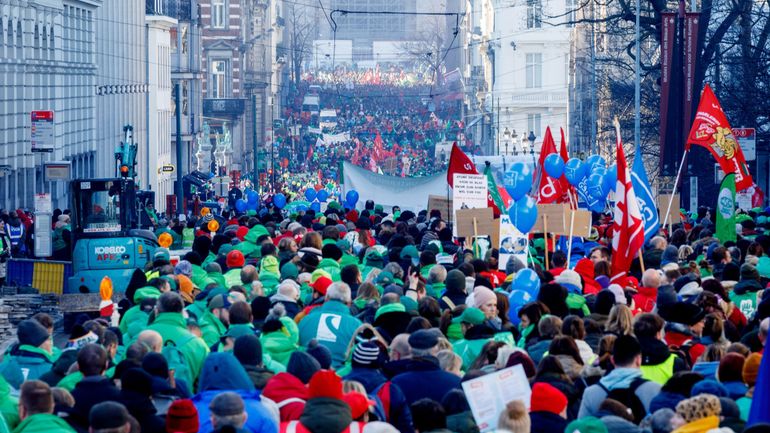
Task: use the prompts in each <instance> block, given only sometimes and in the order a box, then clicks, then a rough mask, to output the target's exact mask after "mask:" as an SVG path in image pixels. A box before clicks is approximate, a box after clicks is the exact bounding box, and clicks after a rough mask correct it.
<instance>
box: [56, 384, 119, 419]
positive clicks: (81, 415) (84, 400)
mask: <svg viewBox="0 0 770 433" xmlns="http://www.w3.org/2000/svg"><path fill="white" fill-rule="evenodd" d="M71 394H72V397H73V398H74V399H75V406H74V407H73V408H72V409H70V416H69V419H68V421H69V422H70V423H71V424H73V425H74V426H76V427H78V428H83V429H86V430H87V429H88V424H89V421H88V415H89V414H90V413H91V408H92V407H94V406H96V405H97V404H99V403H101V402H103V401H107V400H114V401H119V400H120V390H119V389H118V388H117V387H116V386H115V384H114V383H113V382H112V380H110V379H108V378H106V377H104V376H89V377H86V378H84V379H83V380H81V381H80V382H78V384H77V385H75V389H73V390H72V393H71Z"/></svg>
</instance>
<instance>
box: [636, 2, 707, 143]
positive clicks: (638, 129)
mask: <svg viewBox="0 0 770 433" xmlns="http://www.w3.org/2000/svg"><path fill="white" fill-rule="evenodd" d="M693 3H695V2H693ZM641 14H642V0H636V35H635V38H636V62H634V147H635V148H636V149H639V140H640V139H641V128H642V113H641V110H642V77H641V71H640V69H641V59H640V58H641V56H642V46H641V43H640V42H641V41H640V40H639V39H640V37H639V16H640V15H641Z"/></svg>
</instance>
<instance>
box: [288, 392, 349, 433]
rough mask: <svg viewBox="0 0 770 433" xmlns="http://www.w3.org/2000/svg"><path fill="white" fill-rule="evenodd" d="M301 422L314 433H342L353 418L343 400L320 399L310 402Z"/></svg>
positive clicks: (301, 417) (306, 406)
mask: <svg viewBox="0 0 770 433" xmlns="http://www.w3.org/2000/svg"><path fill="white" fill-rule="evenodd" d="M299 422H300V423H302V425H303V426H305V427H306V428H307V429H308V430H310V431H311V432H313V433H340V432H342V431H343V430H345V429H346V428H347V427H348V426H349V425H350V423H351V422H353V418H352V417H351V414H350V406H348V405H347V403H345V402H344V401H343V400H338V399H335V398H326V397H320V398H313V399H310V400H308V402H307V404H306V405H305V410H303V411H302V415H301V416H300V417H299Z"/></svg>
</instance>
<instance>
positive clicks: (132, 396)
mask: <svg viewBox="0 0 770 433" xmlns="http://www.w3.org/2000/svg"><path fill="white" fill-rule="evenodd" d="M119 402H120V403H122V404H123V406H125V407H126V409H127V410H128V413H130V414H131V416H133V417H134V418H136V421H137V422H138V423H139V425H140V426H141V427H142V433H165V432H166V420H165V418H161V417H160V416H158V415H157V409H155V406H154V405H153V403H152V400H151V399H150V397H148V396H146V395H142V394H140V393H138V392H135V391H127V390H125V389H124V390H121V391H120V400H119Z"/></svg>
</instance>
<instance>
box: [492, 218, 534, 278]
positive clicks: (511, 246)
mask: <svg viewBox="0 0 770 433" xmlns="http://www.w3.org/2000/svg"><path fill="white" fill-rule="evenodd" d="M498 248H499V250H500V259H499V260H498V267H499V268H500V269H501V270H502V269H505V265H506V264H508V260H510V258H511V257H515V258H517V259H518V260H519V261H520V262H521V264H522V265H525V266H526V264H527V236H526V235H524V234H522V233H521V232H520V231H519V230H518V229H517V228H516V226H514V225H513V224H512V223H511V217H509V216H508V215H507V214H503V215H500V245H499V246H498Z"/></svg>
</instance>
